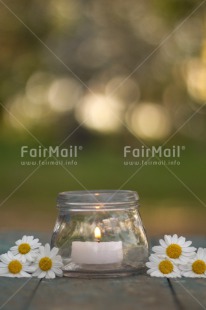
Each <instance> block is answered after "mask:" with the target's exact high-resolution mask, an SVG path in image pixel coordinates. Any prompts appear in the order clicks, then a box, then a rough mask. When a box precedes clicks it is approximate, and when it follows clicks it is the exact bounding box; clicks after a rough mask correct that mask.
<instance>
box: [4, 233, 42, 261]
mask: <svg viewBox="0 0 206 310" xmlns="http://www.w3.org/2000/svg"><path fill="white" fill-rule="evenodd" d="M15 243H16V245H15V246H13V247H12V248H11V249H10V251H11V252H12V253H13V254H14V255H17V256H18V258H20V259H21V260H22V262H24V263H25V262H26V261H29V262H33V261H34V260H35V258H36V257H37V254H38V253H39V247H40V245H41V243H40V242H39V239H34V237H33V236H23V238H22V239H20V240H17V241H16V242H15Z"/></svg>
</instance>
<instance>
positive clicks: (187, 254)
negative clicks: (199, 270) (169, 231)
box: [152, 235, 196, 264]
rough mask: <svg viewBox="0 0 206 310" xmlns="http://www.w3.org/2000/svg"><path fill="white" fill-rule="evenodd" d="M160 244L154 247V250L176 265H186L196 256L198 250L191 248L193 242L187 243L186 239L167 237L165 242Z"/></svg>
mask: <svg viewBox="0 0 206 310" xmlns="http://www.w3.org/2000/svg"><path fill="white" fill-rule="evenodd" d="M159 243H160V246H154V247H153V248H152V250H153V251H154V252H155V253H156V254H157V255H158V256H161V257H165V258H168V259H170V260H171V261H173V262H174V263H176V264H185V263H187V262H189V261H190V260H191V259H192V258H193V257H194V256H195V251H196V248H194V247H190V245H191V244H192V241H186V240H185V238H184V237H178V236H177V235H173V236H169V235H165V236H164V240H163V239H160V241H159Z"/></svg>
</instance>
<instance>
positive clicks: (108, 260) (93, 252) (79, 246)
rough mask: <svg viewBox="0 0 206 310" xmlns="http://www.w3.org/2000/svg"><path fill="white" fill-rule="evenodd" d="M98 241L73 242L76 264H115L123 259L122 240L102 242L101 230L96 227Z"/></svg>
mask: <svg viewBox="0 0 206 310" xmlns="http://www.w3.org/2000/svg"><path fill="white" fill-rule="evenodd" d="M94 233H95V237H96V238H97V239H98V241H94V242H91V241H86V242H82V241H74V242H72V252H71V259H72V261H73V262H74V263H76V264H95V265H96V264H115V263H121V262H122V260H123V250H122V241H111V242H100V238H101V231H100V229H99V228H98V227H96V228H95V232H94Z"/></svg>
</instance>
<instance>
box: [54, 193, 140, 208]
mask: <svg viewBox="0 0 206 310" xmlns="http://www.w3.org/2000/svg"><path fill="white" fill-rule="evenodd" d="M138 200H139V196H138V194H137V192H135V191H131V190H88V191H86V190H85V191H65V192H61V193H59V194H58V197H57V208H60V209H62V208H64V209H65V208H66V209H68V208H69V209H74V208H75V209H90V210H91V209H93V210H94V209H95V210H97V209H98V208H99V207H100V208H101V210H102V209H111V208H118V207H120V208H121V207H124V208H125V207H131V206H137V202H138Z"/></svg>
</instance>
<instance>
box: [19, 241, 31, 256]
mask: <svg viewBox="0 0 206 310" xmlns="http://www.w3.org/2000/svg"><path fill="white" fill-rule="evenodd" d="M18 250H19V253H21V254H27V253H28V252H29V251H30V250H31V247H30V245H29V244H28V243H22V244H20V245H19V247H18Z"/></svg>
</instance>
